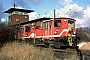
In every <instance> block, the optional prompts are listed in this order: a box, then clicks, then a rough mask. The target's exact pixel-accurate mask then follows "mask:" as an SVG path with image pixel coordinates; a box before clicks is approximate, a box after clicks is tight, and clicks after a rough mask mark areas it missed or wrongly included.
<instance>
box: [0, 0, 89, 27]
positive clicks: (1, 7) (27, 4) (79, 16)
mask: <svg viewBox="0 0 90 60" xmlns="http://www.w3.org/2000/svg"><path fill="white" fill-rule="evenodd" d="M13 4H14V0H0V21H4V20H6V19H7V18H8V17H7V14H4V13H3V12H4V11H5V10H7V9H9V8H11V7H13ZM15 4H16V7H20V8H25V9H31V10H34V11H35V12H33V13H31V14H29V15H30V20H31V19H35V18H38V17H41V16H47V17H53V10H54V9H55V10H56V17H71V18H74V19H76V26H77V27H80V26H90V0H87V1H86V0H15Z"/></svg>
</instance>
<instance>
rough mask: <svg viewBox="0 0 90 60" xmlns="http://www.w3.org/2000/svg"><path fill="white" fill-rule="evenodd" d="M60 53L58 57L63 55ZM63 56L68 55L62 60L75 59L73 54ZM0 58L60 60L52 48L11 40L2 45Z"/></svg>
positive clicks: (8, 59) (9, 59)
mask: <svg viewBox="0 0 90 60" xmlns="http://www.w3.org/2000/svg"><path fill="white" fill-rule="evenodd" d="M60 54H61V53H59V57H61V56H62V57H63V56H64V55H63V54H62V55H60ZM65 56H69V57H65V58H64V59H63V60H77V59H76V57H75V56H76V55H74V54H73V55H71V54H69V55H68V54H65ZM71 57H72V58H71ZM0 60H62V58H58V57H56V56H55V54H54V52H53V51H52V49H49V50H48V49H42V48H39V47H38V48H37V47H35V46H32V45H29V44H26V43H19V42H12V43H7V44H5V45H4V46H3V47H2V49H1V52H0Z"/></svg>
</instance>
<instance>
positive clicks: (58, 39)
mask: <svg viewBox="0 0 90 60" xmlns="http://www.w3.org/2000/svg"><path fill="white" fill-rule="evenodd" d="M38 21H39V20H38ZM75 22H76V20H75V19H72V18H65V17H62V18H54V19H48V20H42V21H41V23H40V24H41V26H37V25H34V24H31V25H30V26H28V25H23V27H22V28H21V30H20V32H18V38H19V39H22V40H24V41H29V42H30V43H33V44H45V45H54V46H55V47H60V46H75V45H76V28H75Z"/></svg>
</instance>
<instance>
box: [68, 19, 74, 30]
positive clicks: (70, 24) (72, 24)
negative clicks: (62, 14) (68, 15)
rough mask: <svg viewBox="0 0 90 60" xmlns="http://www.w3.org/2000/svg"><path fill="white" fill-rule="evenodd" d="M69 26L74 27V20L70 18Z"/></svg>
mask: <svg viewBox="0 0 90 60" xmlns="http://www.w3.org/2000/svg"><path fill="white" fill-rule="evenodd" d="M68 27H72V28H73V27H74V22H73V21H71V20H68Z"/></svg>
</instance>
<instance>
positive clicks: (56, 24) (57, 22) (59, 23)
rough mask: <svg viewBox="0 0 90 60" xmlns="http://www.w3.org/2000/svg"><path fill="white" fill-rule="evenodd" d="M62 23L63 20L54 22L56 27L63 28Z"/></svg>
mask: <svg viewBox="0 0 90 60" xmlns="http://www.w3.org/2000/svg"><path fill="white" fill-rule="evenodd" d="M61 25H62V23H61V20H55V21H54V26H55V27H61Z"/></svg>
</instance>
